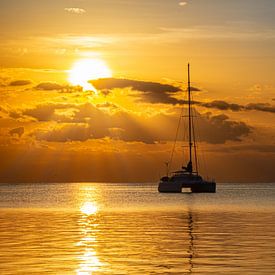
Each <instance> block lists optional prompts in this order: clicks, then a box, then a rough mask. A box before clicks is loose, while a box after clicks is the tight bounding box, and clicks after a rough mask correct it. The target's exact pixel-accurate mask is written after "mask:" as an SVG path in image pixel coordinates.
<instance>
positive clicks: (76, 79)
mask: <svg viewBox="0 0 275 275" xmlns="http://www.w3.org/2000/svg"><path fill="white" fill-rule="evenodd" d="M111 76H112V72H111V70H110V69H109V68H108V66H107V65H106V63H105V62H104V61H103V60H101V59H81V60H79V61H77V62H76V63H75V64H74V65H73V67H72V69H71V70H70V72H69V82H70V83H71V84H73V85H79V86H81V87H83V89H84V91H87V90H92V91H95V92H96V90H95V88H94V87H93V85H92V84H90V83H89V82H88V81H89V80H93V79H98V78H106V77H111Z"/></svg>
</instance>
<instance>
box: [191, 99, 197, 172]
mask: <svg viewBox="0 0 275 275" xmlns="http://www.w3.org/2000/svg"><path fill="white" fill-rule="evenodd" d="M191 100H192V101H193V96H192V95H191ZM191 115H192V117H191V122H192V123H191V125H192V134H193V142H194V153H195V166H196V172H197V173H199V166H198V156H197V141H196V136H195V125H194V108H191Z"/></svg>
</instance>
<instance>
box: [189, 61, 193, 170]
mask: <svg viewBox="0 0 275 275" xmlns="http://www.w3.org/2000/svg"><path fill="white" fill-rule="evenodd" d="M188 121H189V127H188V128H189V129H188V130H189V163H188V166H189V172H190V174H192V172H193V169H192V145H193V143H192V118H191V86H190V64H189V63H188Z"/></svg>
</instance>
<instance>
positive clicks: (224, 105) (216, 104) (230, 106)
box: [199, 100, 244, 111]
mask: <svg viewBox="0 0 275 275" xmlns="http://www.w3.org/2000/svg"><path fill="white" fill-rule="evenodd" d="M199 105H201V106H203V107H206V108H215V109H219V110H231V111H241V110H243V109H244V106H242V105H239V104H235V103H228V102H226V101H223V100H214V101H212V102H201V103H199Z"/></svg>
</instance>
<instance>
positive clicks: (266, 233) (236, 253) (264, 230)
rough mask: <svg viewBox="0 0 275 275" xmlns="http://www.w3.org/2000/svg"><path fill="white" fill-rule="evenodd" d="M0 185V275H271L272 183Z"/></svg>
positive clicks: (274, 235) (274, 248) (274, 247)
mask: <svg viewBox="0 0 275 275" xmlns="http://www.w3.org/2000/svg"><path fill="white" fill-rule="evenodd" d="M156 190H157V189H156V185H149V184H146V185H141V184H102V183H64V184H16V185H14V184H2V185H0V191H1V192H0V207H1V208H0V211H1V212H0V274H189V273H195V274H219V273H220V274H275V211H274V210H275V184H245V185H244V184H220V185H218V190H217V193H216V194H189V193H184V194H159V193H158V192H157V191H156Z"/></svg>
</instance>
